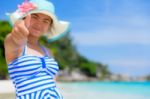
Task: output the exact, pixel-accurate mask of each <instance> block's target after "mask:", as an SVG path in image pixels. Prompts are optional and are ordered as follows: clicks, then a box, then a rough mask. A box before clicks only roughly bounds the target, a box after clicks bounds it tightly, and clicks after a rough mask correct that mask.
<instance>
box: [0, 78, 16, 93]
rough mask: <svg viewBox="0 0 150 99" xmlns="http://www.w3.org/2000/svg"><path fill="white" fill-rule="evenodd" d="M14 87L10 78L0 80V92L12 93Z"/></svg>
mask: <svg viewBox="0 0 150 99" xmlns="http://www.w3.org/2000/svg"><path fill="white" fill-rule="evenodd" d="M14 92H15V89H14V87H13V83H12V82H11V81H10V80H0V94H5V93H14Z"/></svg>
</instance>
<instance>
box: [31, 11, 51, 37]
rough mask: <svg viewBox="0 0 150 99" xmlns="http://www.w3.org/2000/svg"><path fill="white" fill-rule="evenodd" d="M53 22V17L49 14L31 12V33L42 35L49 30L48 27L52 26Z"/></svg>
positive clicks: (37, 35) (36, 35)
mask: <svg viewBox="0 0 150 99" xmlns="http://www.w3.org/2000/svg"><path fill="white" fill-rule="evenodd" d="M51 24H52V19H51V18H50V17H49V16H47V15H45V14H41V13H34V14H31V20H30V26H29V32H30V34H29V35H32V36H34V37H40V36H42V35H43V34H44V33H45V32H47V31H48V29H49V28H50V27H51Z"/></svg>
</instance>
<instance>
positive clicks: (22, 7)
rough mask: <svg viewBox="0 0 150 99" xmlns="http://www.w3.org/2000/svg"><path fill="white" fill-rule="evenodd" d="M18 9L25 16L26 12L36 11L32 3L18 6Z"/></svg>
mask: <svg viewBox="0 0 150 99" xmlns="http://www.w3.org/2000/svg"><path fill="white" fill-rule="evenodd" d="M18 9H19V11H20V12H21V14H25V13H26V12H28V11H30V10H33V9H36V6H35V5H34V4H32V3H31V2H27V1H26V2H23V3H22V4H21V5H18Z"/></svg>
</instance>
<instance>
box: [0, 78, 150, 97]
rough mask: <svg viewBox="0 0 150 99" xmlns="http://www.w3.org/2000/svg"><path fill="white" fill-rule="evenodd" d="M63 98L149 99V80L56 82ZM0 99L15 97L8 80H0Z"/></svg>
mask: <svg viewBox="0 0 150 99" xmlns="http://www.w3.org/2000/svg"><path fill="white" fill-rule="evenodd" d="M57 86H58V88H59V89H60V91H61V93H62V94H63V96H64V99H83V98H85V99H91V98H92V99H150V91H149V89H150V82H58V83H57ZM0 99H15V93H14V88H13V85H12V83H11V81H10V80H3V81H0Z"/></svg>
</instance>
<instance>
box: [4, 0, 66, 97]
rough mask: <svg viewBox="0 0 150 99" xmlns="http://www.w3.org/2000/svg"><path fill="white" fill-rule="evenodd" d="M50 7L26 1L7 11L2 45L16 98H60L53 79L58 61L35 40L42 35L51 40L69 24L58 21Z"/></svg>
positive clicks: (36, 0)
mask: <svg viewBox="0 0 150 99" xmlns="http://www.w3.org/2000/svg"><path fill="white" fill-rule="evenodd" d="M54 10H55V9H54V6H53V4H52V3H51V2H49V1H47V0H30V1H27V0H26V1H25V2H24V3H22V4H21V5H18V9H17V10H16V11H15V12H14V13H11V14H10V20H11V22H12V25H13V29H12V31H11V33H9V34H8V35H7V37H6V38H5V44H4V45H5V56H6V61H7V63H8V71H9V74H10V78H11V80H12V81H13V84H14V86H15V90H16V99H62V98H63V97H62V95H61V94H60V92H59V91H58V88H57V87H56V84H55V81H54V77H55V75H56V74H57V72H58V70H59V67H58V64H57V62H56V61H55V60H54V59H53V58H52V55H51V53H50V51H49V50H47V48H46V47H44V46H43V45H41V44H40V42H39V39H40V37H41V36H42V35H45V36H46V37H47V39H48V41H49V42H52V41H54V40H57V39H59V38H60V37H62V35H64V33H65V32H67V30H68V27H69V23H68V22H64V21H58V19H57V17H56V16H55V11H54Z"/></svg>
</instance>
